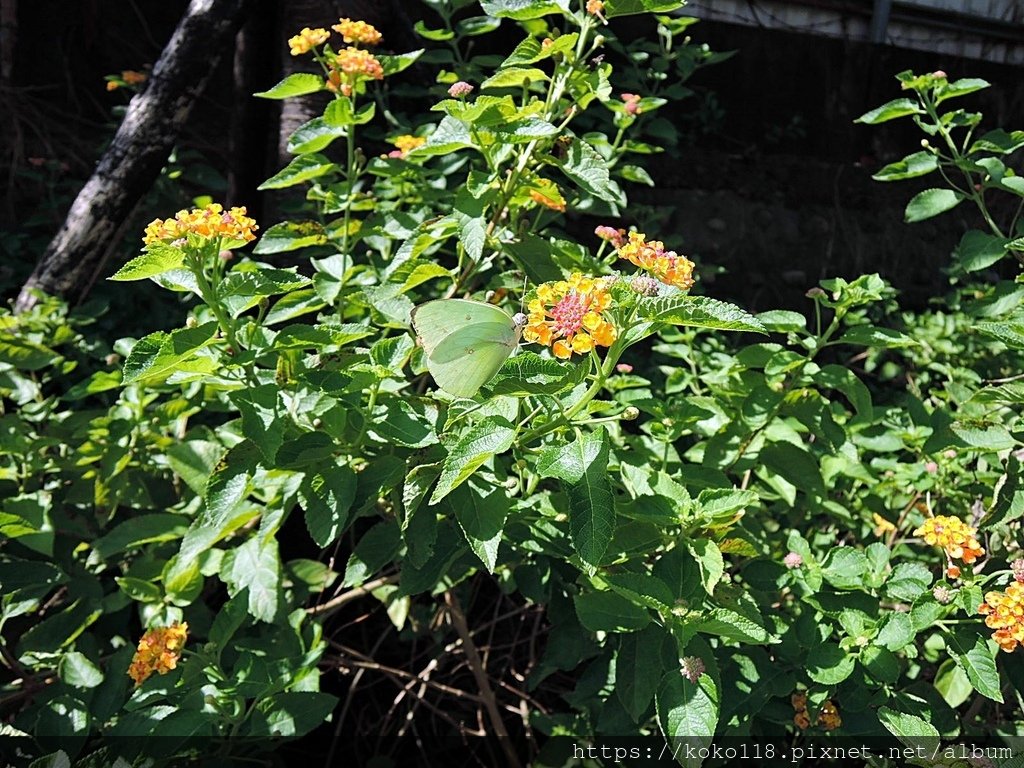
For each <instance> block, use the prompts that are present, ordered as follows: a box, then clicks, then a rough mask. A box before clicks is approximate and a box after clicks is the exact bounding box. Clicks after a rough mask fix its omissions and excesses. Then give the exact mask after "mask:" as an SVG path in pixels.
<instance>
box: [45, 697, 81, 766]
mask: <svg viewBox="0 0 1024 768" xmlns="http://www.w3.org/2000/svg"><path fill="white" fill-rule="evenodd" d="M91 724H92V718H91V716H90V715H89V708H88V707H87V706H86V705H85V703H84V702H82V701H81V700H79V699H77V698H75V697H73V696H68V695H63V696H57V697H56V698H53V699H51V700H50V701H48V702H46V704H45V705H44V706H43V707H42V709H41V710H40V712H39V717H38V720H37V721H36V733H37V734H38V735H40V736H41V737H44V738H45V741H46V743H48V744H50V745H52V746H59V747H60V748H61V749H63V750H65V751H66V752H68V754H70V755H75V754H77V753H78V752H79V750H81V749H82V747H83V746H85V742H86V739H87V738H88V737H89V730H90V728H91ZM56 764H57V765H60V762H56Z"/></svg>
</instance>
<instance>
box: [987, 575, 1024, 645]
mask: <svg viewBox="0 0 1024 768" xmlns="http://www.w3.org/2000/svg"><path fill="white" fill-rule="evenodd" d="M978 613H980V614H981V615H982V616H984V617H985V626H986V627H988V628H989V629H994V630H995V632H993V633H992V639H993V640H995V641H996V642H997V643H998V644H999V647H1000V648H1002V649H1003V650H1004V651H1006V652H1007V653H1013V652H1014V651H1015V650H1016V649H1017V646H1018V645H1024V583H1021V582H1019V581H1014V582H1012V583H1011V584H1010V586H1008V587H1007V588H1006V591H1005V592H988V593H986V595H985V602H984V603H982V604H981V605H979V606H978Z"/></svg>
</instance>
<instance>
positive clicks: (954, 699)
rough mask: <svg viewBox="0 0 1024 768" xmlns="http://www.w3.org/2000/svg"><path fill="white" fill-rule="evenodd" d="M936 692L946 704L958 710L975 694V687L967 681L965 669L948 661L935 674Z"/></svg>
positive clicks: (950, 660)
mask: <svg viewBox="0 0 1024 768" xmlns="http://www.w3.org/2000/svg"><path fill="white" fill-rule="evenodd" d="M934 685H935V690H937V691H938V692H939V693H941V694H942V698H943V699H945V701H946V703H947V704H948V705H949V706H950V707H952V708H953V709H956V708H957V707H959V706H960V705H961V704H963V703H964V702H965V701H967V700H968V699H969V698H971V695H972V694H973V693H974V686H972V685H971V681H970V680H968V679H967V674H966V673H965V672H964V670H963V668H962V667H960V666H959V665H958V664H956V663H955V662H954V661H953V660H952V659H946V660H945V661H944V662H942V664H940V665H939V670H938V672H936V673H935V682H934Z"/></svg>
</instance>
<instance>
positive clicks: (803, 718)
mask: <svg viewBox="0 0 1024 768" xmlns="http://www.w3.org/2000/svg"><path fill="white" fill-rule="evenodd" d="M789 701H790V703H791V704H792V705H793V711H794V712H795V714H794V715H793V722H794V723H795V724H796V726H797V728H799V729H800V730H801V731H804V730H807V729H808V728H810V727H811V716H810V715H809V714H808V712H807V694H806V693H804V692H803V691H798V692H797V693H794V694H793V695H792V696H791V697H790V699H789ZM842 724H843V719H842V718H841V717H840V716H839V709H838V708H837V707H836V705H835V704H833V703H832V700H831V699H830V700H828V701H826V702H825V703H824V704H822V705H821V710H820V711H819V712H818V725H820V726H821V727H822V728H824V729H825V730H826V731H834V730H835V729H836V728H838V727H839V726H841V725H842Z"/></svg>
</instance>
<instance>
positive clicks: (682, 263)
mask: <svg viewBox="0 0 1024 768" xmlns="http://www.w3.org/2000/svg"><path fill="white" fill-rule="evenodd" d="M618 251H619V256H621V257H622V258H624V259H628V260H629V261H630V262H631V263H632V264H634V265H635V266H638V267H640V269H643V270H645V271H647V272H650V273H651V275H652V276H653V277H655V278H657V279H658V280H660V281H661V282H663V283H665V285H674V286H676V287H677V288H681V289H683V290H684V291H685V290H687V289H688V288H690V287H691V286H692V285H693V282H694V281H693V262H692V261H690V260H689V259H688V258H686V257H685V256H680V255H679V254H677V253H676V252H675V251H666V250H665V244H664V243H662V242H661V241H659V240H651V241H650V242H647V236H646V235H645V234H643V233H642V232H630V233H629V242H627V243H624V244H623V245H622V246H620V247H619V249H618Z"/></svg>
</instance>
